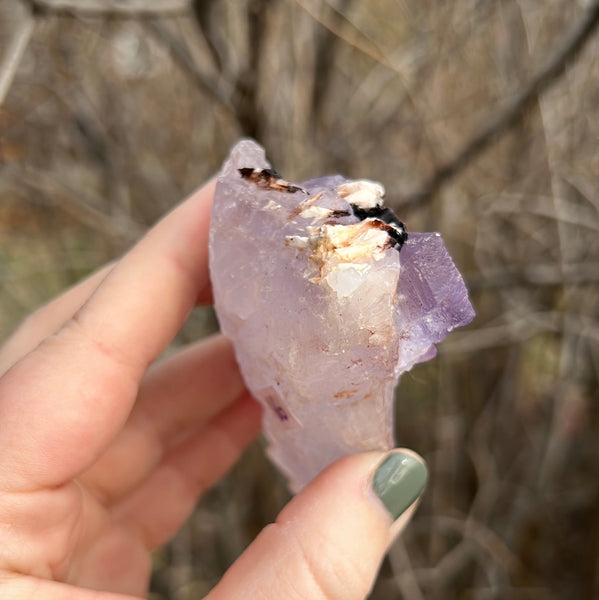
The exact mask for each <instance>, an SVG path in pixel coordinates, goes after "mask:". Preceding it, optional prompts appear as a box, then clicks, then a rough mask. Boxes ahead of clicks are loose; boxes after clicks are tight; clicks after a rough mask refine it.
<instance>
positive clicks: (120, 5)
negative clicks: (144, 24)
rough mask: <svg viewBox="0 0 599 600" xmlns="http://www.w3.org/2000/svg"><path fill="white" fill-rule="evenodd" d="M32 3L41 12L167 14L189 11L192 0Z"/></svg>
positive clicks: (56, 0) (44, 0) (48, 0)
mask: <svg viewBox="0 0 599 600" xmlns="http://www.w3.org/2000/svg"><path fill="white" fill-rule="evenodd" d="M31 4H32V6H33V7H34V8H35V9H36V10H38V11H40V12H53V13H54V12H67V13H86V14H95V15H105V14H107V13H111V14H117V15H123V16H141V15H148V16H167V15H177V14H181V13H185V12H187V11H188V10H189V7H190V0H152V2H147V1H146V0H32V1H31Z"/></svg>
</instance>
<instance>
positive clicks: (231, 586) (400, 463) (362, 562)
mask: <svg viewBox="0 0 599 600" xmlns="http://www.w3.org/2000/svg"><path fill="white" fill-rule="evenodd" d="M426 480H427V469H426V466H425V465H424V462H423V460H422V459H421V458H420V457H419V456H418V455H416V454H414V453H413V452H411V451H409V450H399V451H393V452H391V453H389V454H384V453H381V452H369V453H367V454H358V455H353V456H348V457H346V458H343V459H341V460H340V461H338V462H336V463H335V464H333V465H332V466H330V467H329V468H328V469H326V470H325V471H324V472H323V473H321V474H320V475H319V476H318V477H317V478H316V479H315V480H314V481H313V482H312V483H310V484H309V485H308V486H307V487H306V488H304V489H303V490H302V491H301V492H300V493H299V494H298V495H297V496H296V497H295V498H293V499H292V500H291V502H289V504H288V505H287V506H286V507H285V508H284V509H283V510H282V511H281V513H280V514H279V516H278V518H277V520H276V522H275V523H273V524H271V525H268V526H267V527H266V528H265V529H263V530H262V532H261V533H260V535H259V536H258V537H257V538H256V539H255V540H254V542H253V543H252V544H251V545H250V546H249V548H248V549H247V550H246V551H245V552H244V553H243V554H242V555H241V557H240V558H239V559H238V560H237V561H236V562H235V563H234V564H233V565H232V567H231V568H230V569H229V570H228V571H227V573H226V574H225V576H224V577H223V578H222V580H221V581H220V582H219V584H218V585H217V586H216V587H215V588H214V589H213V590H212V592H211V593H210V594H209V595H208V597H207V599H206V600H232V599H233V598H261V599H263V600H271V599H272V600H280V599H281V598H294V599H300V598H310V599H322V600H332V599H334V598H335V599H337V598H343V600H354V599H355V600H359V599H363V598H365V597H366V596H367V594H368V592H369V591H370V589H371V587H372V585H373V583H374V580H375V577H376V574H377V571H378V568H379V565H380V563H381V561H382V559H383V556H384V554H385V552H386V550H387V548H388V546H389V544H390V543H391V541H392V540H393V538H394V537H395V536H396V535H397V534H398V533H399V532H400V531H401V529H403V527H405V525H406V524H407V522H408V521H409V519H410V517H411V516H412V513H413V512H414V510H415V508H416V504H417V502H416V501H417V500H418V498H419V496H420V494H421V493H422V491H423V490H424V487H425V485H426Z"/></svg>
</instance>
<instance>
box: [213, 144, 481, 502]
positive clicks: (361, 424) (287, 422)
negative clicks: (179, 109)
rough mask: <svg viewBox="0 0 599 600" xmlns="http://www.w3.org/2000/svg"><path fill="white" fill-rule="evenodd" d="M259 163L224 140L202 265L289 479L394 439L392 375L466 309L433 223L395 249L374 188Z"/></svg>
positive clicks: (254, 152)
mask: <svg viewBox="0 0 599 600" xmlns="http://www.w3.org/2000/svg"><path fill="white" fill-rule="evenodd" d="M269 169H270V165H269V164H268V162H267V161H266V159H265V157H264V150H263V149H262V148H261V147H260V146H258V145H257V144H256V143H255V142H252V141H250V140H243V141H241V142H239V143H238V144H237V145H236V146H235V147H234V148H233V150H232V152H231V156H230V157H229V159H228V160H227V161H226V163H225V164H224V166H223V169H222V172H221V175H220V177H219V180H218V184H217V188H216V193H215V199H214V205H213V209H212V221H211V229H210V269H211V277H212V286H213V292H214V300H215V308H216V312H217V315H218V318H219V321H220V325H221V329H222V331H223V332H224V333H225V335H227V336H228V337H230V338H231V340H232V341H233V344H234V346H235V351H236V355H237V359H238V362H239V364H240V367H241V370H242V373H243V376H244V378H245V381H246V383H247V385H248V388H249V389H250V391H251V392H252V394H253V395H254V396H255V397H256V398H257V399H258V400H259V401H260V402H261V403H262V404H263V406H264V408H265V411H264V433H265V435H266V437H267V439H268V442H269V449H268V453H269V455H270V456H271V458H272V459H273V461H274V462H275V463H276V464H277V465H278V466H279V467H280V468H281V470H282V471H283V472H284V473H285V474H286V475H287V477H288V478H289V481H290V485H291V487H292V488H293V489H294V490H298V489H300V488H301V487H302V486H303V485H305V484H306V483H307V482H308V481H309V480H310V479H312V478H313V477H314V476H315V475H316V474H318V473H319V472H320V471H321V470H322V469H323V468H324V467H326V466H327V465H328V464H330V463H331V462H333V461H334V460H336V459H338V458H340V457H341V456H344V455H346V454H351V453H356V452H361V451H366V450H388V449H389V448H392V447H393V445H394V439H393V400H394V389H395V386H396V384H397V381H398V379H399V376H400V375H401V373H403V372H405V371H407V370H409V369H411V368H412V366H413V365H414V364H416V363H418V362H422V361H425V360H428V359H430V358H432V357H433V356H434V355H435V346H434V344H436V343H438V342H440V341H441V340H442V339H443V338H444V337H445V336H446V335H447V333H448V332H449V331H451V330H452V329H454V328H455V327H458V326H461V325H466V324H467V323H469V322H470V321H471V320H472V318H473V317H474V311H473V309H472V306H471V304H470V302H469V301H468V294H467V290H466V287H465V286H464V282H463V280H462V277H461V275H460V274H459V272H458V271H457V269H456V268H455V265H454V264H453V262H452V260H451V258H450V256H449V255H448V254H447V251H446V249H445V246H444V244H443V241H442V239H441V236H440V235H439V234H436V233H410V236H409V239H408V241H407V242H406V243H405V244H404V245H403V248H401V241H402V240H403V238H402V237H401V231H402V230H401V226H400V224H398V222H393V219H392V220H391V224H389V219H387V222H383V221H384V219H383V217H381V218H370V217H369V218H364V215H365V214H368V215H371V214H372V215H377V214H382V213H383V212H385V211H386V209H383V208H382V194H383V189H382V186H380V185H379V184H375V183H373V182H368V181H358V182H352V181H349V180H346V179H344V178H343V177H341V176H328V177H322V178H319V179H313V180H310V181H308V182H306V183H304V184H302V185H297V184H290V183H288V182H285V181H283V180H282V179H280V178H279V177H278V175H276V174H274V172H272V171H270V170H269ZM386 212H388V211H386ZM356 215H361V216H356ZM398 232H399V233H398ZM398 240H400V241H399V242H398ZM400 248H401V251H399V249H400Z"/></svg>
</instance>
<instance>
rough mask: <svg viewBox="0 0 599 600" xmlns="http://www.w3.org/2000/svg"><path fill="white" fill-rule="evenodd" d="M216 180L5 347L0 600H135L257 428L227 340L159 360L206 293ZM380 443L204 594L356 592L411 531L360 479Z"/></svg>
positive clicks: (325, 482) (322, 595) (301, 498)
mask: <svg viewBox="0 0 599 600" xmlns="http://www.w3.org/2000/svg"><path fill="white" fill-rule="evenodd" d="M213 192H214V182H210V183H208V184H207V185H206V186H204V187H203V188H202V189H200V190H199V191H197V192H196V193H195V194H193V195H192V196H191V197H190V198H189V199H188V200H186V201H185V202H183V203H182V204H181V205H180V206H179V207H177V208H176V209H175V210H174V211H172V212H171V213H169V214H168V215H167V216H166V217H165V218H163V219H162V221H160V222H159V223H158V224H157V225H156V226H155V227H154V228H153V229H152V230H150V232H149V233H148V234H147V235H146V236H144V238H143V239H141V240H140V242H139V243H138V244H137V245H135V246H134V247H133V248H132V249H131V250H130V251H129V252H128V253H127V254H126V255H124V256H123V258H122V259H120V260H119V261H117V262H115V263H114V264H112V265H109V266H107V267H105V268H104V269H102V270H100V271H98V272H97V273H96V274H94V275H92V276H91V277H89V278H88V279H87V280H85V281H84V282H82V283H81V284H79V285H78V286H76V287H74V288H72V289H71V290H69V291H67V292H66V293H64V294H63V295H62V296H60V297H59V298H57V299H56V300H54V301H53V302H51V303H50V304H48V305H46V306H45V307H42V308H41V309H39V310H38V311H37V312H36V313H34V314H33V315H32V316H31V317H29V318H28V319H27V320H26V321H25V322H24V323H23V324H22V325H21V327H19V328H18V329H17V331H16V332H15V333H14V334H13V336H12V337H11V338H10V339H9V340H8V341H7V343H6V344H5V346H4V347H3V348H2V349H1V350H0V597H1V598H7V599H13V598H15V599H20V598H43V599H44V600H58V599H60V600H64V599H72V600H92V599H93V600H116V599H117V598H119V599H123V598H141V597H144V596H145V594H146V593H147V589H148V580H149V574H150V564H151V562H150V553H151V551H152V550H154V549H156V548H157V547H158V546H160V545H161V544H164V543H165V542H166V541H167V540H169V539H170V538H171V537H172V536H173V535H174V534H175V532H176V531H177V530H178V529H179V528H180V527H181V525H182V524H183V523H184V521H185V519H186V518H187V517H188V516H189V514H190V513H191V511H192V509H193V507H194V505H195V503H196V502H197V500H198V498H199V497H200V496H201V495H202V493H203V492H204V491H205V490H206V489H207V488H209V487H210V486H211V485H213V484H214V483H215V482H217V481H218V480H219V479H220V478H221V477H222V476H223V475H224V474H225V473H226V472H227V470H228V469H229V468H230V467H231V466H232V465H233V464H234V463H235V461H236V460H237V459H238V458H239V456H240V455H241V453H242V452H243V450H244V449H245V448H246V446H247V445H248V444H250V443H251V442H252V440H254V438H255V437H256V436H257V435H258V433H259V431H260V417H261V413H260V408H259V406H258V404H257V403H256V402H255V401H254V400H253V399H252V398H251V397H250V395H249V393H248V392H247V390H246V389H245V388H244V384H243V381H242V378H241V376H240V374H239V371H238V368H237V365H236V363H235V359H234V355H233V351H232V348H231V345H230V343H229V342H228V341H227V340H226V339H224V338H223V337H222V336H214V337H211V338H209V339H207V340H204V341H202V342H200V343H198V344H195V345H192V346H190V347H188V348H185V349H183V350H180V351H179V352H178V353H175V354H173V355H172V356H170V357H169V358H167V359H163V360H157V358H158V356H159V355H160V354H161V353H162V351H163V350H164V349H165V348H166V347H167V346H168V344H169V343H170V342H171V340H172V339H173V337H174V336H175V334H176V333H177V331H178V330H179V329H180V327H181V326H182V325H183V323H184V321H185V319H186V317H187V316H188V314H189V312H190V311H191V309H192V308H193V307H194V306H195V305H196V304H198V303H199V304H206V303H209V302H210V301H211V294H210V283H209V275H208V247H207V237H208V226H209V216H210V214H209V213H210V205H211V202H212V195H213ZM383 457H384V454H383V453H379V452H371V453H366V454H361V455H355V456H352V457H349V458H346V459H343V460H341V461H339V462H337V463H336V464H334V465H333V466H331V467H330V468H329V469H327V470H326V471H325V472H324V473H322V474H321V475H320V476H319V477H318V478H317V479H316V480H315V481H314V482H312V483H311V484H310V485H308V486H307V487H306V488H305V489H304V490H303V491H302V492H301V493H300V494H298V495H297V496H296V497H295V498H294V499H293V500H292V501H291V502H290V503H289V504H288V505H287V506H286V507H285V508H284V509H283V510H282V512H281V513H280V515H279V517H278V518H277V521H276V522H275V523H273V524H272V525H269V526H268V527H267V528H265V529H264V530H263V531H262V533H261V534H260V535H259V536H258V537H257V538H256V540H255V541H254V542H253V543H252V544H251V545H250V546H249V548H248V549H247V550H246V552H245V553H244V554H243V555H242V556H241V557H240V559H239V560H238V561H237V562H236V563H234V564H233V565H232V566H231V568H230V569H229V571H228V572H227V574H226V575H225V576H224V577H223V579H222V580H221V582H220V583H219V584H218V585H217V586H216V587H215V588H214V589H213V590H212V592H211V593H210V594H209V595H208V596H207V598H209V599H211V600H216V599H222V600H225V599H226V600H229V599H232V598H258V599H262V600H270V599H273V600H275V599H277V600H280V599H282V598H292V599H296V598H297V599H300V598H310V599H337V598H343V599H344V600H352V599H360V598H364V597H365V596H366V595H367V593H368V591H369V589H370V588H371V586H372V583H373V581H374V578H375V576H376V572H377V570H378V566H379V564H380V561H381V559H382V557H383V556H384V553H385V551H386V549H387V547H388V546H389V544H390V543H391V541H392V540H393V538H394V537H395V535H397V533H398V532H399V531H400V530H401V529H402V528H403V527H404V526H405V524H406V522H407V521H408V519H409V518H410V515H411V513H412V511H413V509H414V507H413V506H412V507H411V508H410V509H408V510H407V511H406V512H405V513H404V514H403V515H402V516H401V517H399V519H398V520H397V521H395V523H393V522H392V519H391V517H390V515H389V513H388V512H387V511H386V510H385V508H384V507H383V505H382V504H381V503H380V501H379V500H378V498H377V497H376V496H375V495H374V493H373V492H372V490H371V486H370V481H371V478H372V473H373V471H374V470H375V468H376V466H377V465H378V464H379V463H380V462H381V460H382V458H383Z"/></svg>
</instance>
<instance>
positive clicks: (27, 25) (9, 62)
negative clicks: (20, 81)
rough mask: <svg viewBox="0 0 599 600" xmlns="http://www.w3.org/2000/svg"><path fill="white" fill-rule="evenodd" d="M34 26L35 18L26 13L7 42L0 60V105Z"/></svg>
mask: <svg viewBox="0 0 599 600" xmlns="http://www.w3.org/2000/svg"><path fill="white" fill-rule="evenodd" d="M34 28H35V19H34V18H33V16H32V15H31V14H28V13H26V14H25V15H24V16H23V18H22V20H21V22H20V23H19V24H18V26H17V30H16V33H15V34H14V36H13V38H12V39H11V41H10V42H9V44H8V48H6V52H5V54H4V58H3V59H2V61H1V62H0V106H2V103H3V102H4V99H5V98H6V94H8V90H9V89H10V86H11V84H12V82H13V79H14V77H15V73H16V72H17V69H18V68H19V64H20V62H21V58H22V57H23V54H24V52H25V50H26V49H27V45H28V44H29V40H30V39H31V35H32V34H33V30H34Z"/></svg>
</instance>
